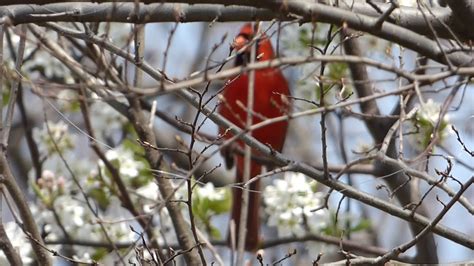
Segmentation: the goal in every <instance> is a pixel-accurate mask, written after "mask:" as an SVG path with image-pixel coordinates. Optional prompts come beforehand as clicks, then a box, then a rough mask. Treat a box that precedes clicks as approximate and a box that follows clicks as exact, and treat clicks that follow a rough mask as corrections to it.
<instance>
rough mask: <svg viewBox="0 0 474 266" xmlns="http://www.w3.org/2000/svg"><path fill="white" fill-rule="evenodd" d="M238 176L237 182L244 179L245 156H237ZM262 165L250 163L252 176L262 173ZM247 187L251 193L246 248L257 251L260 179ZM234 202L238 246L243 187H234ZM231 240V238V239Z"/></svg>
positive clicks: (236, 245) (233, 214)
mask: <svg viewBox="0 0 474 266" xmlns="http://www.w3.org/2000/svg"><path fill="white" fill-rule="evenodd" d="M236 168H237V171H236V172H237V176H236V182H237V183H240V182H242V181H243V175H244V159H243V156H238V157H237V165H236ZM261 170H262V166H261V165H259V164H258V163H256V162H254V161H252V162H251V164H250V178H252V177H254V176H257V175H259V174H260V173H261ZM247 189H249V190H250V192H249V193H250V194H249V205H248V206H249V207H248V215H247V233H246V237H245V250H246V251H256V250H257V248H258V246H259V240H260V199H261V196H260V193H261V191H260V180H257V181H255V182H254V183H252V184H251V185H250V186H249V187H248V188H247ZM232 195H233V203H232V220H233V221H234V223H235V238H236V240H235V242H236V243H234V244H235V245H233V246H234V247H238V244H237V240H238V238H239V237H238V236H239V224H240V223H239V222H240V213H241V208H242V188H241V187H236V188H233V189H232ZM229 240H230V239H229Z"/></svg>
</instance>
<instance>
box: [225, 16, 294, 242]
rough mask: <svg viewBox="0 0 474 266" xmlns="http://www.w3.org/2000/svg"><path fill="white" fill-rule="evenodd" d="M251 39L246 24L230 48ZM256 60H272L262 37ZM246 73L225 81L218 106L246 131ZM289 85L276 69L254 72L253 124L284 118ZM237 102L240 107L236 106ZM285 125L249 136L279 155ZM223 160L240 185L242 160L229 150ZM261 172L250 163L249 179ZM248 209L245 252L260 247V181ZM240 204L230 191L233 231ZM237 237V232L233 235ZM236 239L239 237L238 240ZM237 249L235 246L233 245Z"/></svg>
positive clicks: (240, 59) (238, 194)
mask: <svg viewBox="0 0 474 266" xmlns="http://www.w3.org/2000/svg"><path fill="white" fill-rule="evenodd" d="M253 37H254V29H253V26H252V25H251V24H250V23H248V24H245V25H244V26H243V27H242V29H241V30H240V33H239V34H238V35H237V37H235V39H234V42H233V44H232V48H233V49H234V50H236V51H238V50H241V48H243V47H244V46H245V45H246V44H247V43H248V42H249V41H250V40H252V38H253ZM256 45H257V53H256V54H257V58H255V61H266V60H271V59H273V58H275V54H274V52H273V48H272V44H271V42H270V40H269V39H268V38H267V37H266V36H265V35H263V36H261V38H260V39H259V41H258V42H257V44H256ZM250 49H251V48H248V49H247V51H245V52H244V53H242V54H239V55H238V56H237V58H236V65H242V64H245V63H247V62H249V61H250V60H249V59H250ZM248 83H249V75H248V73H242V74H240V75H239V76H237V77H234V78H232V79H230V80H229V81H228V84H227V85H226V87H225V88H224V91H223V93H222V95H221V96H222V97H221V103H220V105H219V113H220V114H221V115H222V116H224V117H225V118H226V119H228V120H229V121H231V122H232V123H234V124H235V125H237V126H239V127H240V128H245V124H246V120H247V110H246V109H244V108H243V107H242V105H243V106H246V105H247V94H248ZM289 94H290V91H289V89H288V83H287V82H286V79H285V77H284V76H283V74H282V73H281V71H280V69H278V68H265V69H260V70H256V71H255V87H254V108H253V114H254V115H253V118H252V124H257V123H260V122H261V121H262V119H269V118H274V117H278V116H281V115H284V114H285V113H286V112H287V111H288V104H287V103H286V101H285V100H284V99H285V96H286V95H289ZM238 102H240V104H238ZM287 127H288V122H287V121H284V122H277V123H273V124H270V125H267V126H265V127H261V128H259V129H256V130H255V131H253V132H252V136H253V137H254V138H256V139H257V140H259V141H260V142H261V143H263V144H266V145H270V146H271V147H272V148H273V149H274V150H277V151H281V150H282V148H283V144H284V142H285V136H286V130H287ZM219 133H220V134H221V135H224V137H225V138H227V139H228V138H231V137H232V136H231V135H230V134H229V133H226V129H225V128H220V129H219ZM237 145H238V146H240V147H242V148H244V143H243V142H242V141H241V140H238V141H237ZM221 152H222V153H223V155H224V157H225V161H226V164H227V167H228V168H231V167H232V166H233V164H234V160H235V161H236V162H237V163H236V168H237V169H236V182H242V181H243V174H244V157H243V156H242V155H240V154H234V153H231V152H229V150H223V151H221ZM252 154H253V155H258V152H257V151H255V150H253V151H252ZM261 171H262V165H260V164H259V163H257V162H256V161H254V160H252V162H251V168H250V178H252V177H254V176H256V175H259V174H260V173H261ZM249 189H250V195H249V209H248V218H247V235H246V241H245V249H246V250H247V251H255V250H256V249H257V248H258V245H259V229H260V210H259V207H260V193H261V192H260V181H259V180H258V181H256V182H254V183H252V184H251V185H250V187H249ZM241 203H242V189H241V188H234V189H233V205H232V219H233V220H234V222H235V224H236V229H237V230H238V228H239V221H240V212H241ZM236 235H237V236H238V232H237V234H236ZM237 238H238V237H237ZM236 246H237V245H236Z"/></svg>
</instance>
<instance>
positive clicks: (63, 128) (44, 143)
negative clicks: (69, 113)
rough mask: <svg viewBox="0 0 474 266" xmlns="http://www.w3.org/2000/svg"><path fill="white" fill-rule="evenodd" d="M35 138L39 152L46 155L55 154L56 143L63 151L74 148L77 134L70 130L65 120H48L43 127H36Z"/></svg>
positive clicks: (34, 130)
mask: <svg viewBox="0 0 474 266" xmlns="http://www.w3.org/2000/svg"><path fill="white" fill-rule="evenodd" d="M48 127H49V131H48ZM33 138H34V139H35V140H36V142H37V143H38V149H39V152H40V153H41V155H44V156H48V155H52V154H55V153H56V152H57V150H56V145H57V148H58V150H59V151H60V152H61V153H64V152H66V151H69V150H71V149H73V148H74V143H75V140H76V137H75V135H73V134H70V133H69V132H68V125H67V124H66V123H64V122H63V121H59V122H57V123H54V122H52V121H48V122H47V125H46V123H44V124H43V127H42V129H38V128H34V129H33ZM55 144H56V145H55Z"/></svg>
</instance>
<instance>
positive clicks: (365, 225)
mask: <svg viewBox="0 0 474 266" xmlns="http://www.w3.org/2000/svg"><path fill="white" fill-rule="evenodd" d="M371 226H372V224H371V222H370V220H369V219H362V220H360V221H359V223H358V224H357V225H356V226H354V227H352V228H351V232H360V231H364V230H367V229H369V228H370V227H371Z"/></svg>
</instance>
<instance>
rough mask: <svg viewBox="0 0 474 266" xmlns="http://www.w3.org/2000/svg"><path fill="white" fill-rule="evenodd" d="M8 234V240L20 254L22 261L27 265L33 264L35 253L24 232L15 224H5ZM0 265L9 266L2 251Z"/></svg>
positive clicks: (0, 252)
mask: <svg viewBox="0 0 474 266" xmlns="http://www.w3.org/2000/svg"><path fill="white" fill-rule="evenodd" d="M3 226H4V228H5V231H6V233H7V236H8V239H10V242H11V243H12V246H13V248H14V249H15V250H16V251H17V252H18V253H19V255H20V258H21V260H22V261H23V263H24V264H25V265H30V264H32V263H33V258H32V256H33V253H32V249H31V244H30V242H29V241H28V238H27V237H26V235H25V234H24V233H23V231H22V230H21V229H20V227H18V225H17V224H16V223H15V222H8V223H4V224H3ZM0 265H9V263H8V260H7V257H6V256H5V253H3V251H2V250H0Z"/></svg>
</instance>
